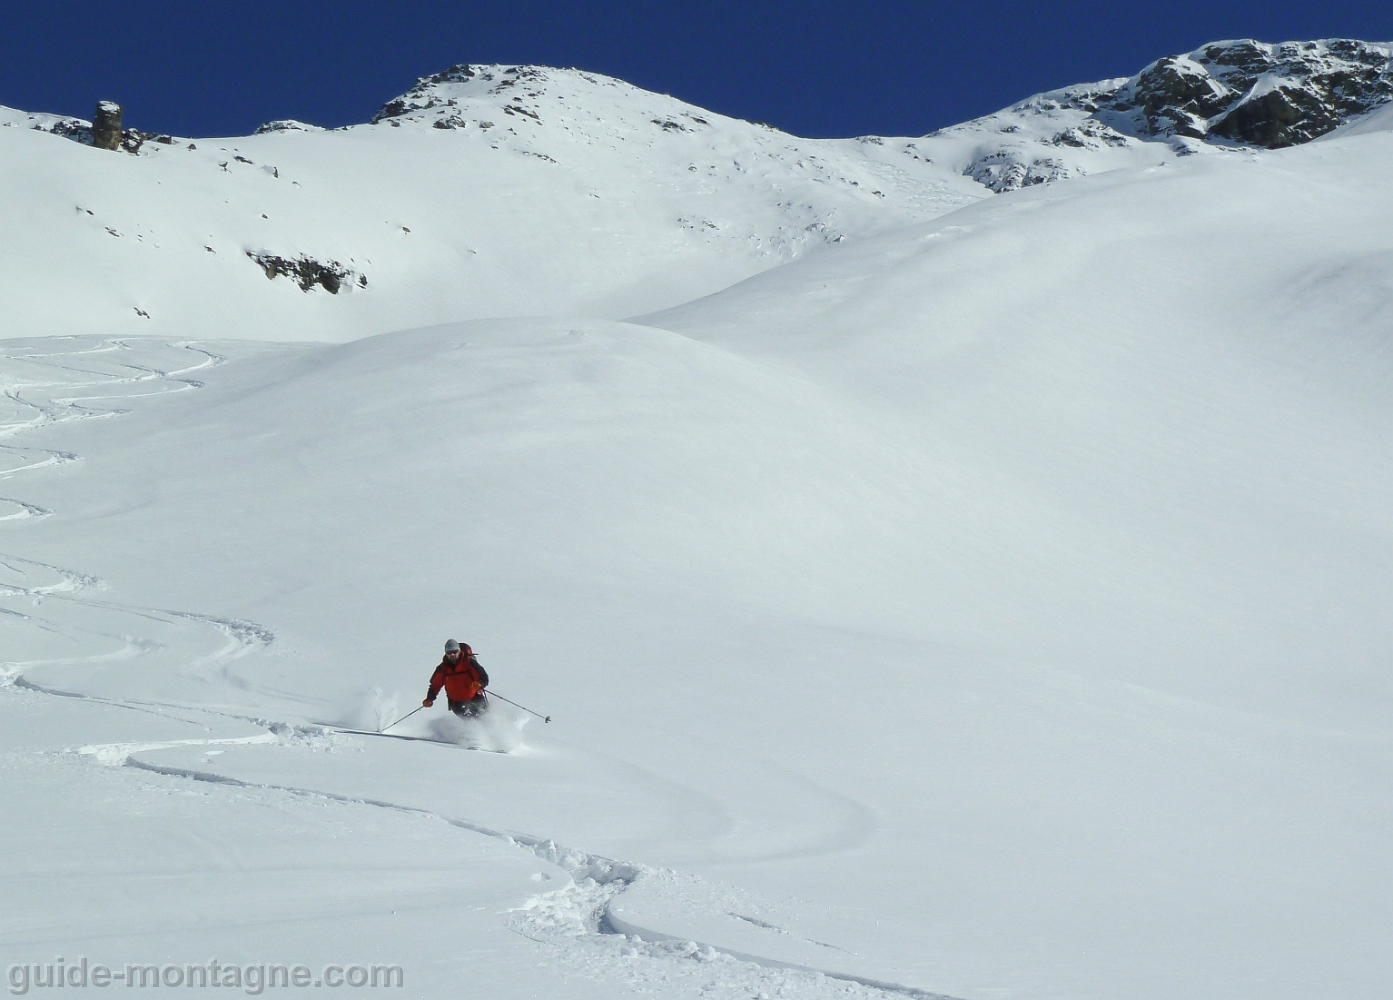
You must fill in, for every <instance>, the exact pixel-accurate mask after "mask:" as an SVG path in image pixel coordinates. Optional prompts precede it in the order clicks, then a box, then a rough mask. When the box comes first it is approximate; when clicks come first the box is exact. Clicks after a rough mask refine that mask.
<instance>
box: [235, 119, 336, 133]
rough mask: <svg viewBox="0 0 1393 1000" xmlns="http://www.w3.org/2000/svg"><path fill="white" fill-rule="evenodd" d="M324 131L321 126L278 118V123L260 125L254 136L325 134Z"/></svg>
mask: <svg viewBox="0 0 1393 1000" xmlns="http://www.w3.org/2000/svg"><path fill="white" fill-rule="evenodd" d="M323 131H324V129H323V128H322V127H320V126H319V125H308V124H306V123H305V122H297V121H296V120H295V119H294V118H278V119H277V120H276V121H273V122H267V123H266V124H264V125H258V126H257V129H256V131H255V132H253V133H252V134H253V135H265V134H266V133H268V132H323Z"/></svg>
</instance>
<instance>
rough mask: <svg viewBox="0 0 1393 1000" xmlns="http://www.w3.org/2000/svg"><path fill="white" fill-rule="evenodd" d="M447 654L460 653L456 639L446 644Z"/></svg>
mask: <svg viewBox="0 0 1393 1000" xmlns="http://www.w3.org/2000/svg"><path fill="white" fill-rule="evenodd" d="M445 652H447V653H458V652H459V643H457V642H455V640H454V639H451V640H449V641H448V642H446V643H445Z"/></svg>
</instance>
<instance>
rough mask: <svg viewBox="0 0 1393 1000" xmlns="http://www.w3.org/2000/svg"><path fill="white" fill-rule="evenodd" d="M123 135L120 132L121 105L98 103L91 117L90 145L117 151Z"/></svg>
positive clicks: (108, 102) (105, 102)
mask: <svg viewBox="0 0 1393 1000" xmlns="http://www.w3.org/2000/svg"><path fill="white" fill-rule="evenodd" d="M124 138H125V134H124V133H123V132H122V131H121V105H119V104H117V103H115V102H114V101H98V102H97V113H96V114H95V115H94V116H93V117H92V145H94V146H96V147H97V148H98V149H119V148H120V147H121V143H122V140H123V139H124Z"/></svg>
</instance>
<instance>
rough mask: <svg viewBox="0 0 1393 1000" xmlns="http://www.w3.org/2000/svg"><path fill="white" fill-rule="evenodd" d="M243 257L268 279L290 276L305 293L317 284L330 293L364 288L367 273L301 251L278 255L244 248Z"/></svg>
mask: <svg viewBox="0 0 1393 1000" xmlns="http://www.w3.org/2000/svg"><path fill="white" fill-rule="evenodd" d="M247 256H248V257H250V258H251V259H252V260H253V261H255V262H256V263H257V264H258V265H259V266H260V267H261V270H262V271H263V272H264V273H265V275H266V277H268V278H271V279H275V278H276V277H278V276H284V277H287V278H290V279H291V280H292V281H294V282H295V283H296V284H297V285H299V286H300V291H302V292H308V291H310V290H311V289H313V288H316V287H318V288H322V289H324V290H325V291H326V292H328V293H329V294H330V295H337V294H339V292H340V291H347V290H348V289H350V288H352V287H353V286H354V285H357V286H358V287H359V288H367V287H368V278H367V275H365V274H359V273H358V272H357V271H354V270H352V269H351V268H347V267H344V266H343V265H342V264H340V263H339V262H338V261H336V260H327V261H319V260H315V259H314V258H313V257H309V256H306V255H304V254H301V255H300V256H299V257H281V256H278V255H277V254H273V253H267V252H265V251H256V250H248V251H247Z"/></svg>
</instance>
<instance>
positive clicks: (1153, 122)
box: [1100, 38, 1393, 149]
mask: <svg viewBox="0 0 1393 1000" xmlns="http://www.w3.org/2000/svg"><path fill="white" fill-rule="evenodd" d="M1391 61H1393V48H1390V47H1389V46H1388V45H1383V44H1375V43H1371V42H1361V41H1357V40H1354V39H1344V38H1338V39H1327V40H1324V41H1312V42H1282V43H1280V44H1277V45H1269V44H1265V43H1263V42H1258V41H1253V40H1252V39H1242V40H1238V41H1222V42H1211V43H1210V44H1208V45H1204V46H1201V47H1200V48H1198V49H1196V50H1195V51H1193V52H1190V53H1187V54H1185V55H1179V56H1167V57H1166V58H1164V59H1158V60H1157V61H1156V62H1154V63H1152V64H1151V65H1150V66H1148V67H1146V68H1145V69H1144V70H1142V71H1141V72H1140V73H1138V74H1137V75H1136V76H1135V77H1133V78H1132V79H1131V80H1129V81H1128V82H1127V84H1126V85H1125V86H1123V87H1121V88H1119V90H1118V92H1117V93H1116V95H1114V96H1113V97H1112V98H1111V99H1108V100H1105V101H1103V102H1102V104H1101V107H1100V118H1102V119H1103V120H1104V121H1107V123H1108V124H1110V125H1112V126H1113V127H1114V128H1118V129H1119V130H1121V131H1126V132H1130V133H1131V134H1133V135H1138V136H1147V137H1163V138H1165V137H1171V136H1185V137H1189V138H1193V139H1200V140H1213V139H1220V140H1228V141H1232V142H1238V143H1243V144H1247V145H1254V146H1263V147H1266V148H1269V149H1276V148H1279V147H1282V146H1294V145H1298V144H1300V143H1303V142H1309V141H1310V140H1311V139H1314V138H1316V137H1317V136H1319V135H1323V134H1324V133H1326V132H1329V131H1331V130H1332V129H1334V128H1336V127H1338V126H1339V125H1340V124H1341V123H1342V122H1344V121H1346V120H1348V119H1349V118H1351V117H1353V116H1356V115H1360V114H1364V113H1365V112H1367V111H1369V110H1370V109H1372V108H1374V107H1377V106H1378V105H1380V104H1383V103H1384V102H1386V101H1388V100H1390V99H1393V70H1391V69H1390V65H1391Z"/></svg>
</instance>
